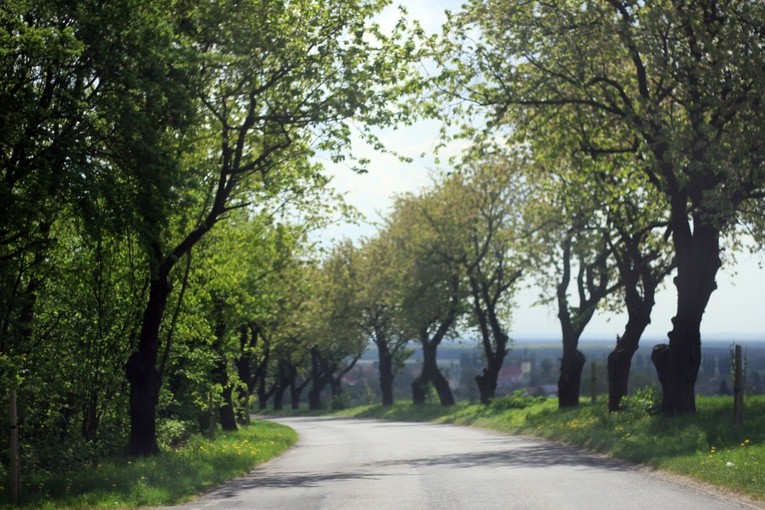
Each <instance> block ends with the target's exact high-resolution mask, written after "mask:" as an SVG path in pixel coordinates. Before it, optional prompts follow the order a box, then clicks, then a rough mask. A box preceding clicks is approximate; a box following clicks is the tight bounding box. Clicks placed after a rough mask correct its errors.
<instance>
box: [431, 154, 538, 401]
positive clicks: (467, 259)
mask: <svg viewBox="0 0 765 510" xmlns="http://www.w3.org/2000/svg"><path fill="white" fill-rule="evenodd" d="M523 165H524V161H523V158H522V157H521V156H520V155H518V154H516V155H511V156H508V157H502V156H499V155H494V156H493V157H486V159H484V160H482V161H476V162H475V163H473V164H472V165H470V166H468V167H467V168H464V169H463V170H462V171H461V172H456V173H454V174H452V175H449V176H447V177H446V179H445V181H444V183H443V185H442V186H443V188H442V189H443V197H444V200H445V201H447V202H448V204H449V205H448V207H449V208H450V210H451V211H452V216H451V218H450V221H451V222H453V223H454V224H455V225H458V226H459V229H460V230H459V231H458V232H459V233H458V235H459V236H460V239H459V240H458V239H453V240H452V241H451V242H452V243H462V245H463V250H464V251H463V252H462V255H461V260H460V262H461V264H462V266H463V268H464V270H465V274H466V279H467V284H468V287H469V292H470V298H469V299H470V308H471V309H472V319H470V320H469V321H468V322H469V323H470V324H475V326H476V327H477V328H478V330H479V332H480V334H481V345H482V347H483V352H484V359H485V362H486V366H485V368H484V370H483V372H482V373H481V374H480V375H477V376H476V377H475V380H476V383H477V384H478V390H479V393H480V398H481V402H482V403H484V404H486V403H488V402H489V401H490V400H491V399H493V398H494V396H495V394H496V388H497V379H498V376H499V372H500V370H501V369H502V363H503V362H504V359H505V356H506V355H507V353H508V351H509V347H510V338H509V337H508V334H507V328H508V323H509V320H510V317H509V315H510V305H511V302H510V300H511V298H512V295H513V292H514V290H515V288H516V287H517V285H518V283H519V282H520V279H521V277H522V276H523V268H524V267H526V266H527V261H526V260H524V258H525V254H524V255H521V252H522V251H523V248H522V247H521V240H522V239H523V238H524V225H523V220H524V219H523V207H522V204H524V203H525V202H527V201H528V200H530V196H532V193H530V191H529V190H530V188H531V187H530V186H527V185H526V184H525V183H524V182H523V178H522V176H523V173H522V171H521V169H520V167H522V166H523Z"/></svg>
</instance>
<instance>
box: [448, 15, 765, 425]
mask: <svg viewBox="0 0 765 510" xmlns="http://www.w3.org/2000/svg"><path fill="white" fill-rule="evenodd" d="M763 20H765V6H764V5H762V4H761V3H759V2H734V1H724V2H719V1H711V0H710V1H700V2H693V3H672V2H663V1H662V2H650V3H645V2H633V1H621V0H610V1H604V2H595V3H593V2H579V1H566V2H555V3H548V2H525V3H520V4H519V3H512V4H511V3H501V2H492V1H481V0H474V1H472V2H470V3H469V4H468V5H467V6H466V8H465V10H464V11H463V12H462V13H461V14H460V15H458V16H455V17H454V18H453V19H452V23H451V24H450V27H449V29H448V35H449V37H450V39H449V41H448V43H445V44H446V47H445V49H444V51H443V52H442V54H443V55H445V56H444V57H443V58H442V59H441V62H442V63H444V64H446V62H447V60H448V61H449V65H450V66H451V67H450V69H449V70H448V72H446V73H444V75H443V77H445V78H448V79H449V80H450V81H451V82H452V83H453V86H452V87H451V88H450V90H452V91H458V92H459V94H461V95H462V96H466V97H469V98H470V99H471V100H473V101H474V104H477V105H479V106H480V107H482V111H484V112H485V113H486V114H487V115H488V116H489V119H490V120H489V128H490V129H489V130H491V129H492V128H494V126H505V125H507V123H508V122H511V123H523V122H525V121H529V122H531V123H533V124H534V125H535V126H536V128H537V129H542V126H543V125H544V122H545V119H546V118H549V117H550V116H555V115H559V114H562V113H569V112H574V113H579V114H581V115H582V116H585V117H587V118H588V119H590V120H589V122H588V124H587V125H588V127H589V128H590V129H588V132H589V133H590V134H592V135H593V136H592V137H591V138H590V139H589V143H588V145H589V149H590V150H593V151H598V152H610V153H614V152H621V153H627V154H633V155H634V157H635V158H636V160H643V161H644V162H645V163H646V164H641V165H640V169H641V171H642V172H644V175H645V178H646V179H647V180H648V182H650V183H651V186H653V187H654V188H655V189H656V191H657V192H658V193H659V194H660V195H661V196H663V197H664V200H665V210H666V211H667V212H668V216H669V224H670V230H671V235H672V243H673V248H674V252H675V260H676V264H677V276H676V278H675V279H674V283H675V287H676V289H677V296H678V300H677V311H676V314H675V317H674V318H673V321H672V322H673V326H672V331H670V333H669V345H667V346H663V347H659V348H657V350H655V351H654V355H653V360H654V363H655V365H656V368H657V371H658V373H659V377H660V381H661V384H662V389H663V402H662V409H663V411H664V412H665V413H669V414H673V413H686V412H691V411H695V408H696V406H695V393H694V386H695V382H696V376H697V372H698V367H699V363H700V361H701V334H700V327H701V319H702V316H703V313H704V309H705V308H706V305H707V303H708V301H709V297H710V295H711V294H712V292H713V291H714V290H715V287H716V284H715V276H716V274H717V271H718V269H719V267H720V265H721V262H720V238H721V235H722V234H723V233H724V232H725V231H726V230H729V229H731V228H732V227H734V225H735V222H736V219H737V218H738V217H739V215H740V210H741V207H742V204H744V202H745V201H746V200H747V199H750V198H757V197H761V196H762V192H763V187H765V174H763V172H762V166H763V161H765V151H764V150H763V143H762V140H763V136H762V134H763V133H762V129H763V126H765V122H763V118H762V115H763V110H762V108H761V104H762V102H763V94H765V91H763V88H762V87H760V86H759V84H761V83H762V81H763V77H765V58H763V51H765V45H763V37H765V36H763V32H762V30H761V27H762V24H763ZM475 31H478V32H479V33H480V39H479V40H478V41H476V40H475V38H473V37H469V35H472V34H474V33H475ZM518 112H521V115H520V117H514V115H515V113H518ZM516 125H517V124H516ZM610 125H618V126H620V129H619V130H618V134H620V135H622V136H619V137H616V138H613V137H610V136H607V133H604V130H603V129H602V128H603V127H604V126H610Z"/></svg>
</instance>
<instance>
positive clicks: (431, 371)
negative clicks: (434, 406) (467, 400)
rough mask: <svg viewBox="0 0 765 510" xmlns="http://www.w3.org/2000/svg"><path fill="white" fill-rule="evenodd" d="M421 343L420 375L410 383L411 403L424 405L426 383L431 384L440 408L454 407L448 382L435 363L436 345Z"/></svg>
mask: <svg viewBox="0 0 765 510" xmlns="http://www.w3.org/2000/svg"><path fill="white" fill-rule="evenodd" d="M421 343H422V355H423V362H422V373H421V374H420V376H419V377H418V378H416V379H415V380H414V382H412V403H413V404H415V405H420V404H424V403H425V396H426V394H427V386H428V383H431V384H433V387H434V388H435V389H436V393H437V394H438V399H439V401H440V402H441V405H442V406H452V405H454V395H453V394H452V390H451V388H450V387H449V381H448V380H447V379H446V378H445V377H444V375H443V374H442V373H441V370H439V368H438V364H437V363H436V350H437V345H434V344H433V341H428V340H424V339H421Z"/></svg>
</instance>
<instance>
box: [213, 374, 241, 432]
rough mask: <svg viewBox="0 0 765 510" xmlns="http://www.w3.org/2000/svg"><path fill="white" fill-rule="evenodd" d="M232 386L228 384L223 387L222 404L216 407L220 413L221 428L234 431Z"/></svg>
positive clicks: (235, 428)
mask: <svg viewBox="0 0 765 510" xmlns="http://www.w3.org/2000/svg"><path fill="white" fill-rule="evenodd" d="M232 393H233V388H231V385H230V384H228V385H226V386H225V387H224V388H223V405H221V406H220V407H219V408H218V413H219V414H220V426H221V428H222V429H223V430H228V431H234V430H237V429H238V427H237V425H236V413H234V401H233V399H232V396H231V395H232Z"/></svg>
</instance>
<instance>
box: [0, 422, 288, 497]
mask: <svg viewBox="0 0 765 510" xmlns="http://www.w3.org/2000/svg"><path fill="white" fill-rule="evenodd" d="M296 440H297V434H296V433H295V432H294V431H293V430H291V429H289V428H288V427H284V426H282V425H278V424H275V423H270V422H253V424H252V425H251V426H250V427H248V428H243V429H241V430H239V431H237V432H233V433H219V434H218V437H217V439H216V440H215V441H210V440H208V439H206V438H203V437H200V436H195V437H193V438H192V439H191V440H190V441H189V442H188V443H187V444H185V445H184V446H183V447H181V448H179V449H177V450H174V451H169V452H165V453H163V454H162V455H158V456H155V457H148V458H134V459H130V458H117V459H110V460H104V461H103V462H100V463H99V464H97V465H95V466H90V467H89V468H82V467H79V468H78V469H72V470H70V471H65V472H57V473H50V472H46V473H39V472H38V473H22V480H23V488H22V496H23V502H24V505H25V506H27V507H32V508H135V507H139V506H157V505H169V504H177V503H179V502H182V501H186V500H189V499H191V498H192V497H193V496H195V495H197V494H199V493H201V492H204V491H207V490H210V489H212V488H214V487H217V486H219V485H221V484H222V483H224V482H226V481H227V480H231V479H233V478H236V477H237V476H242V475H244V474H246V473H247V472H249V471H250V470H251V469H252V468H253V467H254V466H256V465H257V464H260V463H262V462H265V461H267V460H269V459H271V458H273V457H274V456H276V455H279V454H280V453H281V452H283V451H284V450H286V449H287V448H289V447H290V446H291V445H292V444H294V443H295V441H296ZM0 485H2V487H0V505H1V506H3V507H6V506H7V505H8V503H9V498H10V495H9V489H8V487H7V483H6V481H5V480H3V481H1V482H0Z"/></svg>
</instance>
